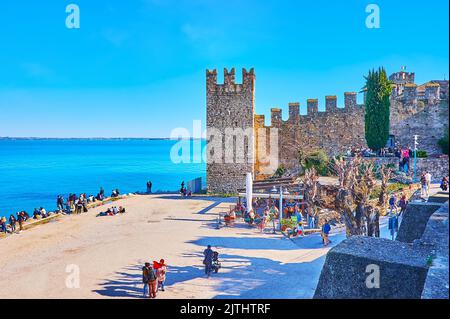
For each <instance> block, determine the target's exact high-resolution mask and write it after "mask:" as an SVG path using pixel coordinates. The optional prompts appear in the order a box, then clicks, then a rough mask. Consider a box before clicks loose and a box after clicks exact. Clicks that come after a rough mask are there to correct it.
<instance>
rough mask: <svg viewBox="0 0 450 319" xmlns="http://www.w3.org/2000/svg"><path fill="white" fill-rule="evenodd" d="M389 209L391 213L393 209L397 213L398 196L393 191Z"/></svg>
mask: <svg viewBox="0 0 450 319" xmlns="http://www.w3.org/2000/svg"><path fill="white" fill-rule="evenodd" d="M389 209H390V213H392V211H394V212H395V213H397V196H396V195H395V194H394V193H392V194H391V197H390V198H389Z"/></svg>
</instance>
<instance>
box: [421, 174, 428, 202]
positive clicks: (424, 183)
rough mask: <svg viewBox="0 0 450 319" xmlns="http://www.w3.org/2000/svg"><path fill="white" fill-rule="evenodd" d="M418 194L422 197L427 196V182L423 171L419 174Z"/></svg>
mask: <svg viewBox="0 0 450 319" xmlns="http://www.w3.org/2000/svg"><path fill="white" fill-rule="evenodd" d="M420 186H421V188H420V196H421V197H422V198H424V199H425V198H427V197H428V194H429V193H428V183H427V178H426V177H425V173H422V174H421V175H420Z"/></svg>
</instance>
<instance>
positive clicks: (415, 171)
mask: <svg viewBox="0 0 450 319" xmlns="http://www.w3.org/2000/svg"><path fill="white" fill-rule="evenodd" d="M418 137H419V135H414V179H413V181H414V182H417V145H419V142H417V138H418Z"/></svg>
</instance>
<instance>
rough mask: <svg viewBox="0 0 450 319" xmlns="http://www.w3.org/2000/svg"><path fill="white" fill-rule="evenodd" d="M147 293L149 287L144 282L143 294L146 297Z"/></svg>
mask: <svg viewBox="0 0 450 319" xmlns="http://www.w3.org/2000/svg"><path fill="white" fill-rule="evenodd" d="M148 293H149V289H148V283H144V293H143V296H144V297H147V296H148Z"/></svg>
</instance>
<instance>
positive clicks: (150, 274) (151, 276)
mask: <svg viewBox="0 0 450 319" xmlns="http://www.w3.org/2000/svg"><path fill="white" fill-rule="evenodd" d="M155 280H156V274H155V272H154V271H153V269H149V270H148V281H155Z"/></svg>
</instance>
